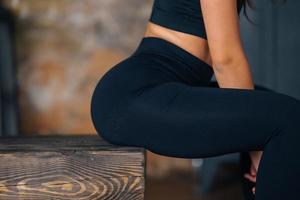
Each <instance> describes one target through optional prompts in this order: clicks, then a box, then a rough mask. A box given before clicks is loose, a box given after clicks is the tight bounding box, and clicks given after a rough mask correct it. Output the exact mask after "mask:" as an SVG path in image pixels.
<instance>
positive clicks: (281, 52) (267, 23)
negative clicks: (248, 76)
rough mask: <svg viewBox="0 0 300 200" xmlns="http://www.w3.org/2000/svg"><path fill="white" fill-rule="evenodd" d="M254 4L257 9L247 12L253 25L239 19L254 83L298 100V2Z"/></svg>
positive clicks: (299, 30) (261, 1)
mask: <svg viewBox="0 0 300 200" xmlns="http://www.w3.org/2000/svg"><path fill="white" fill-rule="evenodd" d="M254 2H255V6H256V9H255V10H253V9H247V10H248V13H249V17H250V19H251V20H252V21H253V22H254V23H255V24H251V23H249V22H248V21H247V20H246V19H245V17H242V18H241V32H242V38H243V42H244V47H245V50H246V53H247V56H248V58H249V61H250V64H251V69H252V71H253V75H254V81H255V83H257V84H260V85H264V86H267V87H269V88H271V89H273V90H275V91H277V92H280V93H284V94H287V95H290V96H293V97H295V98H298V99H300V89H299V88H300V75H299V74H300V57H299V52H300V37H299V35H300V13H299V8H300V1H299V0H287V1H286V2H285V3H284V4H281V3H277V4H274V3H272V1H271V0H259V1H254ZM274 2H275V1H274ZM277 2H280V1H277Z"/></svg>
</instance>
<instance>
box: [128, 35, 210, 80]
mask: <svg viewBox="0 0 300 200" xmlns="http://www.w3.org/2000/svg"><path fill="white" fill-rule="evenodd" d="M140 53H150V54H151V53H152V54H158V55H162V56H166V57H168V58H170V59H173V60H176V61H177V62H178V63H179V64H178V65H177V66H169V67H172V68H173V69H172V70H174V71H180V73H186V71H190V72H192V73H193V76H197V77H198V79H202V80H200V82H203V81H204V82H206V81H207V79H210V78H211V76H212V75H213V70H212V68H211V67H210V65H208V64H207V63H206V62H204V61H203V60H201V59H199V58H198V57H196V56H194V55H193V54H191V53H190V52H188V51H186V50H185V49H183V48H181V47H179V46H177V45H175V44H173V43H171V42H169V41H167V40H164V39H162V38H158V37H143V38H142V40H141V41H140V43H139V45H138V47H137V49H136V50H135V52H134V53H133V55H135V54H140ZM183 69H184V70H183ZM205 79H206V80H205Z"/></svg>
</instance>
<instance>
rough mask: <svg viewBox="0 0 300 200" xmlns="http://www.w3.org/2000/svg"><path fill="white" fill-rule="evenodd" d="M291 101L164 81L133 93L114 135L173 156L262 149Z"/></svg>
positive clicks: (270, 94)
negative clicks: (135, 93)
mask: <svg viewBox="0 0 300 200" xmlns="http://www.w3.org/2000/svg"><path fill="white" fill-rule="evenodd" d="M293 101H294V99H293V98H292V97H289V96H287V95H283V94H279V93H275V92H269V91H260V90H247V89H232V88H212V87H192V86H189V85H186V84H183V83H180V82H167V83H164V84H161V85H157V86H155V87H151V88H147V89H145V90H143V91H142V92H141V91H140V93H139V94H137V95H135V96H133V97H132V100H131V101H130V104H129V105H128V106H127V107H126V108H123V110H122V111H120V112H121V113H126V114H125V116H126V117H123V118H122V119H121V120H122V121H120V122H119V127H120V128H119V129H118V133H116V134H115V136H117V137H118V140H119V141H118V142H119V143H122V142H123V144H126V143H127V144H128V145H136V146H139V145H140V146H145V147H146V148H148V149H149V150H150V151H153V152H156V153H159V154H163V155H166V156H174V157H185V158H187V157H189V158H203V157H210V156H216V155H221V154H226V153H232V152H240V151H250V150H261V149H263V147H264V145H265V144H266V143H267V142H268V141H269V140H270V138H271V137H272V136H274V135H275V134H277V133H278V132H280V130H281V127H282V126H284V123H285V121H286V115H287V112H288V110H289V109H290V107H291V106H292V103H291V102H293Z"/></svg>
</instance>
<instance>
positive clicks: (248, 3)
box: [240, 0, 286, 22]
mask: <svg viewBox="0 0 300 200" xmlns="http://www.w3.org/2000/svg"><path fill="white" fill-rule="evenodd" d="M240 1H242V7H243V13H244V15H245V16H246V18H247V20H249V21H250V22H252V21H251V20H250V19H249V16H248V14H247V10H246V7H247V6H248V7H249V8H251V9H255V5H254V3H253V1H252V0H240ZM271 1H272V3H285V2H286V0H271Z"/></svg>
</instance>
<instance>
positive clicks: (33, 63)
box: [4, 0, 191, 177]
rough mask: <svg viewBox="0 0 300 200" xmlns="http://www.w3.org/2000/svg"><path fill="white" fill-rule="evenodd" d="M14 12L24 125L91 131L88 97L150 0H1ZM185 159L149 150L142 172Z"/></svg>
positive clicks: (135, 39) (47, 130) (178, 166)
mask: <svg viewBox="0 0 300 200" xmlns="http://www.w3.org/2000/svg"><path fill="white" fill-rule="evenodd" d="M4 3H5V5H6V6H7V7H9V8H10V9H11V10H12V11H13V12H14V13H15V15H16V28H17V33H16V39H17V41H16V43H17V56H18V59H17V62H18V63H17V64H18V87H19V93H20V98H19V104H20V109H21V110H20V113H21V132H22V133H23V134H26V135H32V134H35V135H36V134H39V135H51V134H63V135H66V134H95V133H96V131H95V130H94V128H93V125H92V123H91V119H90V111H89V109H90V107H89V106H90V97H91V94H92V91H93V89H94V87H95V85H96V83H97V81H98V80H99V79H100V78H101V76H102V75H103V74H104V73H105V72H106V71H107V70H108V69H110V68H111V67H112V66H114V65H115V64H117V63H118V62H120V61H121V60H122V59H124V58H125V57H127V56H129V55H130V54H131V53H132V51H134V50H135V48H136V47H137V45H138V43H139V41H140V39H141V38H142V36H143V34H144V31H145V27H146V23H147V21H148V18H149V17H150V12H151V8H152V3H153V1H152V0H143V1H141V0H126V1H120V0H4ZM190 169H191V162H190V160H188V159H180V158H171V157H165V156H160V155H157V154H154V153H151V152H149V151H147V175H150V176H152V177H165V176H167V175H168V174H169V173H171V172H172V170H177V171H178V170H180V171H181V172H182V171H189V170H190Z"/></svg>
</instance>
